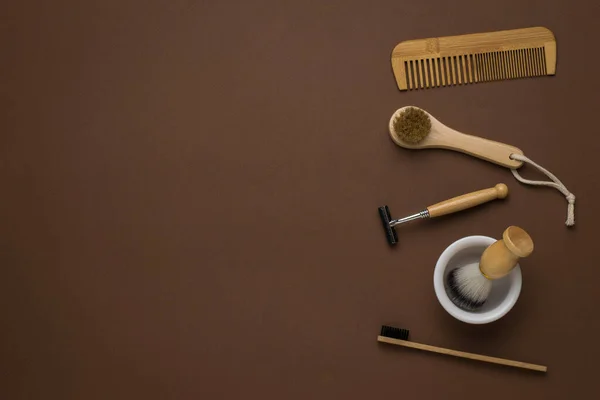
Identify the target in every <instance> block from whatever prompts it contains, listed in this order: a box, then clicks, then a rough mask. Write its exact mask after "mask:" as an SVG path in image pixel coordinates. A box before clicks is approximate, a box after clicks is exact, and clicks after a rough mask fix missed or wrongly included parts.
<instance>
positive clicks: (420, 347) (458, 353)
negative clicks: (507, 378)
mask: <svg viewBox="0 0 600 400" xmlns="http://www.w3.org/2000/svg"><path fill="white" fill-rule="evenodd" d="M377 341H378V342H382V343H388V344H395V345H397V346H404V347H411V348H413V349H418V350H424V351H430V352H433V353H439V354H446V355H448V356H454V357H461V358H468V359H471V360H477V361H484V362H488V363H492V364H501V365H506V366H509V367H517V368H524V369H530V370H533V371H540V372H546V371H547V370H548V368H547V367H546V366H545V365H537V364H530V363H526V362H521V361H514V360H507V359H504V358H498V357H489V356H484V355H481V354H474V353H467V352H464V351H458V350H452V349H446V348H444V347H437V346H430V345H428V344H421V343H414V342H410V341H408V340H400V339H392V338H389V337H387V336H378V337H377Z"/></svg>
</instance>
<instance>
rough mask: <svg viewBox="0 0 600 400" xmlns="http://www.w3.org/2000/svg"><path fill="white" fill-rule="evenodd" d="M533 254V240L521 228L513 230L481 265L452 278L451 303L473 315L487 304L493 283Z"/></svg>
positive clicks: (488, 251) (452, 274)
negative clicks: (471, 312)
mask: <svg viewBox="0 0 600 400" xmlns="http://www.w3.org/2000/svg"><path fill="white" fill-rule="evenodd" d="M532 252H533V240H532V239H531V237H530V236H529V234H528V233H527V232H525V231H524V230H523V229H521V228H519V227H518V226H509V227H508V228H506V230H505V231H504V233H503V234H502V240H498V241H496V242H495V243H494V244H492V245H491V246H489V247H488V248H486V249H485V250H484V251H483V254H482V255H481V260H480V261H479V263H472V264H468V265H465V266H463V267H460V268H456V269H454V270H452V271H450V273H449V274H448V278H447V288H448V291H449V292H450V293H449V297H450V300H451V301H452V302H453V303H454V304H456V305H457V306H458V307H460V308H462V309H464V310H466V311H473V310H476V309H478V308H479V307H481V306H482V305H483V304H484V303H485V302H486V300H487V298H488V296H489V294H490V292H491V290H492V281H493V280H495V279H500V278H502V277H504V276H506V275H508V274H509V273H510V272H511V271H512V269H513V268H514V267H516V266H517V263H518V262H519V259H520V258H524V257H527V256H529V255H530V254H531V253H532Z"/></svg>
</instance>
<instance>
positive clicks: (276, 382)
mask: <svg viewBox="0 0 600 400" xmlns="http://www.w3.org/2000/svg"><path fill="white" fill-rule="evenodd" d="M599 11H600V7H599V6H598V2H596V1H591V0H590V1H586V2H573V1H568V2H567V1H564V2H558V1H550V2H549V1H522V0H511V1H504V2H501V3H495V4H491V3H490V4H488V2H482V1H476V0H472V1H466V0H465V1H453V2H448V1H442V0H439V1H422V2H408V1H398V0H395V1H372V2H366V1H352V2H349V1H341V0H339V1H296V2H286V1H283V2H282V1H252V2H244V1H238V2H235V3H234V2H218V1H206V2H202V1H191V0H151V1H123V0H118V1H117V0H107V1H102V2H100V1H98V2H96V1H75V0H58V1H54V2H47V1H40V0H37V1H10V2H4V3H3V5H2V7H1V20H0V21H1V25H0V29H1V31H0V45H1V47H0V48H1V50H2V61H1V63H0V90H1V93H0V96H1V97H0V100H1V104H0V110H1V115H0V117H1V119H0V120H1V126H0V128H1V135H0V137H1V143H0V154H1V156H0V161H1V168H0V170H1V172H0V182H2V184H3V191H2V193H3V194H2V197H1V199H0V204H1V207H0V209H1V210H2V214H1V215H0V221H1V223H0V232H1V235H0V239H1V244H2V245H1V259H0V262H1V265H2V271H3V274H2V278H1V279H0V280H1V286H0V304H1V308H0V312H1V319H0V320H1V321H2V323H1V324H2V326H1V328H0V340H1V344H0V351H1V354H0V359H1V360H0V366H1V371H0V373H1V381H0V385H1V386H0V397H1V398H3V399H133V398H138V399H167V398H169V399H185V398H197V399H199V398H205V399H235V398H283V399H325V398H327V399H338V398H352V399H371V398H381V397H383V396H386V397H387V398H405V399H416V398H434V397H435V398H457V399H458V398H475V397H476V396H478V395H482V396H483V397H485V398H486V399H505V398H509V397H510V398H528V399H531V398H543V399H565V398H584V397H587V396H591V397H594V396H593V395H592V393H593V392H597V385H598V382H597V377H596V375H597V373H596V372H597V370H598V368H597V367H595V363H596V361H597V358H598V357H599V356H600V346H599V345H598V337H600V325H599V323H598V319H597V316H598V299H599V296H598V289H597V287H598V279H600V270H599V269H598V268H597V264H598V261H597V259H596V254H597V249H595V248H594V246H595V243H596V237H597V235H598V234H597V226H598V223H600V213H599V211H598V210H599V208H598V206H597V205H596V204H597V202H598V199H600V190H599V187H598V184H597V172H598V158H597V157H598V156H597V155H598V152H599V150H600V139H599V135H598V132H597V123H596V120H597V116H598V111H597V103H598V101H597V97H598V93H599V91H600V78H599V75H598V61H599V60H600V58H599V56H598V54H599V52H598V49H597V48H596V47H597V46H596V44H595V43H594V41H595V40H598V38H599V35H598V30H597V16H598V12H599ZM537 25H542V26H547V27H549V28H550V29H551V30H553V32H554V33H555V35H556V37H557V42H558V54H559V55H558V60H559V61H558V71H557V75H556V76H555V77H545V78H537V79H527V80H518V81H504V82H498V83H489V84H480V85H473V86H465V87H455V88H449V89H436V90H427V91H416V92H410V93H406V92H400V91H399V90H398V89H397V88H396V86H395V82H394V79H393V76H392V71H391V68H390V59H389V58H390V52H391V50H392V48H393V47H394V45H395V44H396V43H398V42H399V41H402V40H405V39H410V38H423V37H431V36H444V35H452V34H462V33H472V32H485V31H492V30H498V29H511V28H519V27H527V26H537ZM409 104H413V105H418V106H421V107H424V108H426V109H428V110H429V111H431V112H432V113H433V114H434V115H435V116H436V117H437V118H439V119H440V120H441V121H443V122H444V123H446V124H448V125H449V126H451V127H454V128H456V129H459V130H462V131H465V132H469V133H475V134H478V135H481V136H484V137H488V138H492V139H495V140H500V141H503V142H506V143H510V144H513V145H516V146H519V147H520V148H522V149H524V150H525V152H526V154H528V155H529V156H530V157H532V158H533V159H535V160H536V161H538V162H540V163H541V164H543V165H544V166H546V167H548V168H549V169H550V170H552V171H553V172H555V173H556V174H557V175H558V176H559V177H560V178H561V179H562V180H563V181H564V182H565V183H566V184H567V186H568V187H569V189H570V190H572V191H573V192H574V193H575V194H576V195H577V199H578V203H577V221H578V224H577V226H576V227H575V229H567V228H566V227H565V226H564V225H563V223H564V218H565V214H566V202H565V199H564V197H562V196H561V195H560V194H559V193H558V192H556V191H554V190H550V189H537V188H531V187H525V186H523V185H520V184H518V183H517V182H516V181H515V180H514V179H513V177H512V175H511V174H510V172H509V171H508V170H506V169H503V168H500V167H496V166H494V165H491V164H488V163H485V162H482V161H479V160H476V159H473V158H471V157H467V156H464V155H461V154H458V153H452V152H445V151H435V150H434V151H422V152H411V151H408V150H404V149H400V148H398V147H396V146H395V145H394V144H393V143H392V142H391V140H390V139H389V137H388V135H387V122H388V119H389V117H390V116H391V114H392V113H393V112H394V111H395V110H396V109H397V108H399V107H401V106H404V105H409ZM524 173H526V174H527V175H528V176H534V177H536V176H537V175H536V174H535V173H534V171H532V170H531V168H527V169H526V170H524ZM497 182H505V183H507V184H508V185H509V188H510V191H511V194H510V197H509V199H507V201H506V202H505V203H501V202H496V203H493V204H488V205H485V206H483V207H481V208H478V209H474V210H471V211H468V212H465V213H462V214H460V215H456V216H451V217H447V218H444V219H440V220H431V221H420V223H414V224H413V225H411V226H405V227H402V229H401V230H400V231H399V235H400V241H401V242H400V245H399V246H398V247H397V248H394V249H390V248H389V247H388V245H387V244H386V242H385V240H384V235H383V233H382V230H381V227H380V222H379V219H378V217H377V213H376V208H377V207H378V206H380V205H383V204H388V205H389V206H390V208H391V210H392V213H393V215H395V216H398V217H399V216H401V215H404V214H408V213H412V212H414V211H418V210H419V209H421V208H422V207H423V206H426V205H428V204H430V203H432V202H435V201H438V200H442V199H445V198H447V197H451V196H454V195H457V194H461V193H464V192H468V191H471V190H476V189H480V188H484V187H488V186H492V185H494V184H495V183H497ZM510 224H518V225H520V226H522V227H524V228H525V229H527V230H528V231H529V232H530V233H531V235H532V237H533V238H534V240H535V243H536V251H535V252H534V254H533V255H532V256H531V258H530V259H528V260H527V261H526V262H524V263H523V264H524V267H523V268H524V269H523V271H524V287H523V292H522V296H521V298H520V300H519V302H518V303H517V305H516V307H515V308H514V309H513V311H511V312H510V313H509V314H508V315H507V316H506V317H505V318H504V319H502V320H500V321H498V322H496V323H493V324H490V325H486V326H470V325H467V324H463V323H461V322H458V321H456V320H454V319H453V318H451V317H450V316H449V315H448V314H446V313H445V312H444V311H443V309H442V308H441V306H440V305H439V304H438V303H437V300H436V298H435V296H434V292H433V287H432V273H433V266H434V263H435V261H436V260H437V257H438V256H439V254H440V252H441V251H442V250H443V249H444V248H445V247H446V246H447V245H448V244H450V243H451V242H452V241H454V240H456V239H458V238H461V237H463V236H467V235H473V234H484V235H490V236H495V237H499V236H500V234H501V233H502V231H503V229H504V228H505V227H506V226H508V225H510ZM384 323H387V324H393V325H396V326H400V327H406V328H409V329H411V337H412V339H413V340H415V341H418V342H424V343H430V344H435V345H440V346H447V347H451V348H456V349H462V350H466V351H472V352H481V353H484V354H489V355H495V356H500V357H506V358H514V359H518V360H522V361H529V362H534V363H540V364H547V365H548V367H549V372H548V374H547V375H541V374H535V373H528V372H526V371H520V370H513V369H508V368H502V367H495V366H489V365H485V364H482V363H474V362H468V361H461V360H457V359H452V358H447V357H441V356H436V355H430V354H426V353H421V352H415V351H411V350H408V349H400V348H398V349H396V348H391V347H390V346H381V345H378V344H377V343H376V341H375V338H376V335H377V333H378V330H379V327H380V325H381V324H384ZM590 392H591V393H590Z"/></svg>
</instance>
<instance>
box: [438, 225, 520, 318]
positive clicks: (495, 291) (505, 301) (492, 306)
mask: <svg viewBox="0 0 600 400" xmlns="http://www.w3.org/2000/svg"><path fill="white" fill-rule="evenodd" d="M495 241H496V239H494V238H491V237H487V236H467V237H465V238H462V239H460V240H457V241H456V242H454V243H452V244H451V245H450V246H448V247H447V248H446V250H444V252H443V253H442V255H441V256H440V258H439V259H438V261H437V264H436V265H435V270H434V272H433V287H434V289H435V294H436V296H437V298H438V300H439V302H440V304H441V305H442V307H444V309H445V310H446V311H447V312H448V313H449V314H450V315H452V316H453V317H454V318H456V319H458V320H460V321H463V322H467V323H469V324H487V323H490V322H493V321H496V320H497V319H499V318H501V317H503V316H504V315H506V313H507V312H509V311H510V309H511V308H512V307H513V306H514V305H515V303H516V302H517V299H518V298H519V294H520V293H521V285H522V277H521V268H520V267H519V265H518V264H517V266H516V267H515V268H514V269H513V270H512V271H511V272H510V274H508V275H507V276H505V277H503V278H500V279H496V280H494V282H493V285H492V291H491V292H490V296H489V297H488V299H487V301H486V302H485V303H484V304H483V306H481V307H480V308H479V309H477V310H475V311H465V310H463V309H461V308H459V307H457V306H456V305H455V304H454V303H453V302H452V300H450V297H449V296H448V292H447V291H446V290H447V276H448V273H450V271H452V270H453V269H455V268H459V267H462V266H465V265H467V264H472V263H479V259H480V258H481V254H483V251H484V250H485V249H486V248H487V247H488V246H490V245H491V244H492V243H494V242H495Z"/></svg>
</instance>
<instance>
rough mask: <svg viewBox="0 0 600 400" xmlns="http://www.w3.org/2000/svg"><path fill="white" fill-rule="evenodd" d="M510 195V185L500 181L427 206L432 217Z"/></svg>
mask: <svg viewBox="0 0 600 400" xmlns="http://www.w3.org/2000/svg"><path fill="white" fill-rule="evenodd" d="M507 195H508V187H507V186H506V185H505V184H504V183H499V184H497V185H496V186H494V187H493V188H489V189H483V190H478V191H477V192H472V193H467V194H463V195H462V196H458V197H454V198H452V199H449V200H446V201H442V202H441V203H437V204H434V205H432V206H429V207H427V211H429V216H430V217H431V218H434V217H440V216H442V215H446V214H452V213H455V212H457V211H462V210H466V209H467V208H471V207H475V206H478V205H480V204H483V203H487V202H488V201H492V200H495V199H503V198H505V197H506V196H507Z"/></svg>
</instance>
